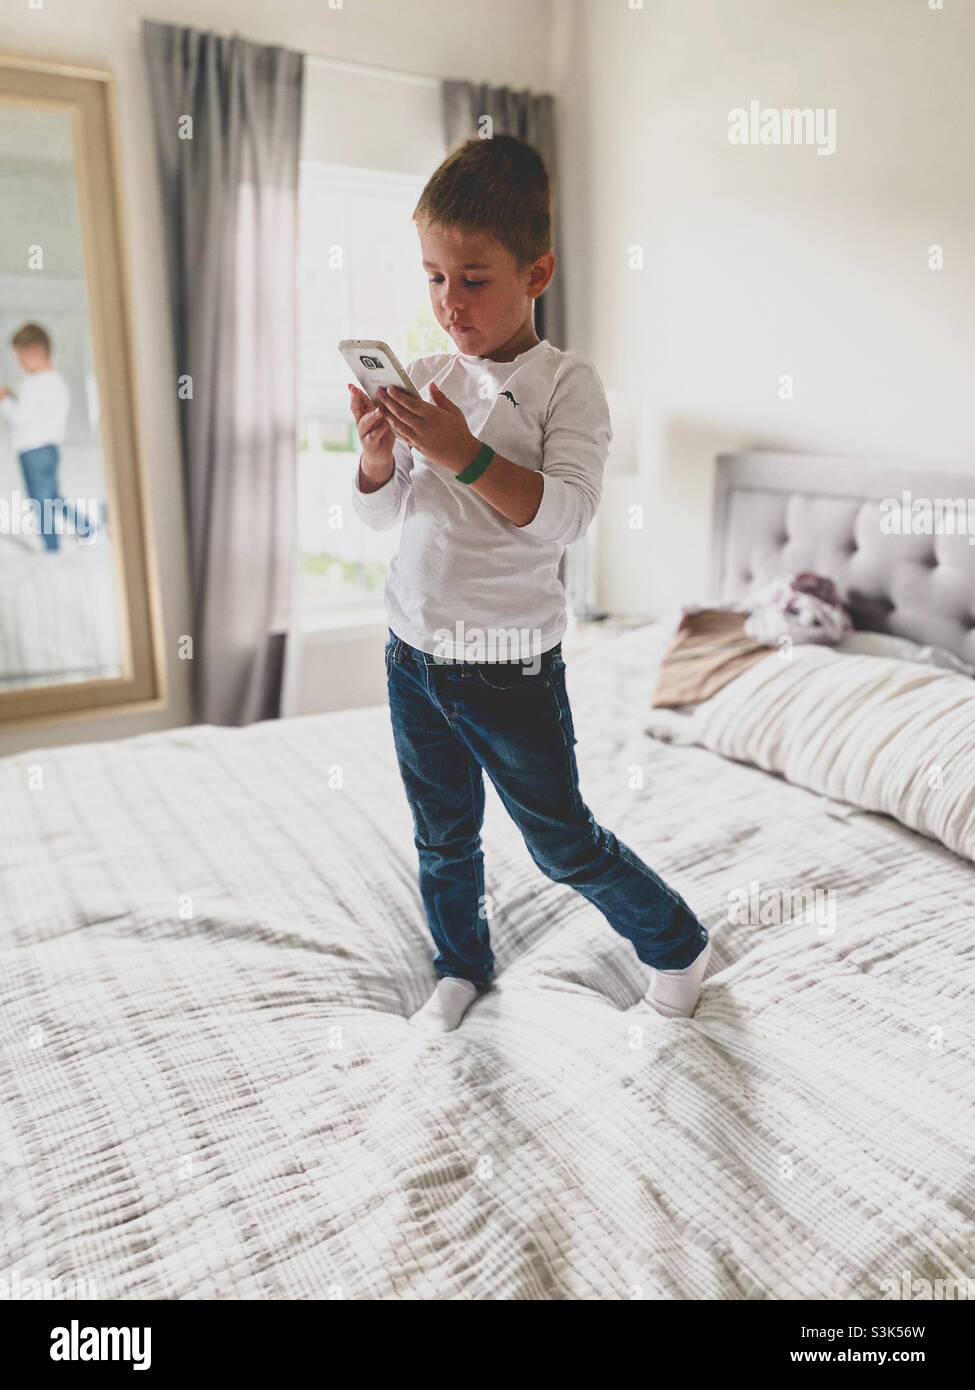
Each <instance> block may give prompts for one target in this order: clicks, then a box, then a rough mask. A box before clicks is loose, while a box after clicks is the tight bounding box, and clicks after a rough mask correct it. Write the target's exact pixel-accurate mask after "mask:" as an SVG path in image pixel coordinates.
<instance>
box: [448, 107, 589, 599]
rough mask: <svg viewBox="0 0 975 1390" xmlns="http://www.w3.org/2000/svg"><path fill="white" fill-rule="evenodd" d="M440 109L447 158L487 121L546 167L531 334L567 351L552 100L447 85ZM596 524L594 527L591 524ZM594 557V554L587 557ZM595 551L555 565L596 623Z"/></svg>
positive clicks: (583, 546) (571, 550) (571, 554)
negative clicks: (541, 259) (544, 265)
mask: <svg viewBox="0 0 975 1390" xmlns="http://www.w3.org/2000/svg"><path fill="white" fill-rule="evenodd" d="M440 105H441V115H442V119H443V132H444V138H445V140H446V143H447V149H448V152H449V151H450V150H453V149H454V148H455V147H456V146H457V145H459V144H461V142H462V141H464V140H470V139H471V138H472V137H474V136H477V135H478V134H479V133H480V131H479V126H478V122H479V121H480V120H481V119H483V117H484V116H490V117H491V121H492V132H493V134H495V135H514V136H516V137H517V138H518V139H519V140H524V141H525V142H526V143H527V144H529V145H532V146H533V147H534V148H535V149H536V150H537V151H538V153H539V154H540V155H541V156H542V159H543V160H544V161H545V167H546V169H547V170H548V176H549V184H550V186H551V191H552V250H553V251H554V253H555V261H556V268H555V275H554V277H553V279H552V283H551V284H550V285H549V287H548V289H547V290H546V291H545V293H544V294H543V295H541V297H540V298H538V299H536V300H535V332H536V333H537V334H538V336H539V338H547V339H548V341H549V342H550V343H551V344H552V346H553V347H557V348H562V349H563V350H564V349H565V348H566V347H567V342H566V333H565V296H564V285H565V273H564V272H565V267H564V265H563V264H562V263H561V262H560V255H559V253H560V247H561V239H560V236H559V223H560V220H561V217H560V202H561V200H560V196H559V193H560V189H559V174H558V160H557V158H556V145H555V98H554V97H552V96H550V95H548V94H547V93H541V94H539V95H537V96H536V95H533V94H532V93H531V92H514V91H512V90H511V89H510V88H509V87H489V86H488V85H487V83H485V82H456V81H446V82H442V83H441V84H440ZM594 524H595V523H594ZM591 552H592V553H591ZM593 556H594V548H593V546H592V545H591V542H590V540H589V539H588V533H587V534H586V535H585V536H580V537H579V539H578V540H577V541H574V542H573V544H572V545H570V546H569V547H568V548H567V549H566V551H565V552H564V553H563V555H562V559H561V561H560V562H559V577H560V579H561V580H562V582H563V584H564V585H565V591H566V601H567V603H568V604H569V607H570V608H571V609H572V610H573V612H574V613H575V615H576V617H578V618H591V617H595V616H596V613H595V610H594V609H593V607H592V594H591V584H590V579H589V574H590V569H591V565H592V561H593Z"/></svg>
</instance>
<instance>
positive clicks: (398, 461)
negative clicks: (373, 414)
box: [352, 362, 414, 531]
mask: <svg viewBox="0 0 975 1390" xmlns="http://www.w3.org/2000/svg"><path fill="white" fill-rule="evenodd" d="M413 366H414V363H413V362H410V363H408V365H407V368H406V375H407V376H408V377H410V378H411V379H412V377H413ZM393 461H394V464H395V467H394V468H393V472H392V475H391V477H390V478H389V479H388V480H387V481H386V482H385V483H383V485H382V487H380V488H376V490H375V492H362V491H361V490H360V488H359V465H358V463H356V468H355V474H354V475H353V479H352V510H353V511H354V512H355V514H356V516H357V517H359V518H360V520H361V521H364V522H365V523H366V525H367V526H369V527H371V528H372V530H373V531H391V530H392V528H393V527H394V526H395V525H396V523H397V522H398V521H399V519H400V517H401V516H402V513H403V507H404V505H405V503H406V499H407V497H408V495H409V492H410V489H411V488H412V486H413V450H412V449H411V448H410V446H409V444H407V443H406V441H405V440H404V439H398V438H397V439H394V440H393Z"/></svg>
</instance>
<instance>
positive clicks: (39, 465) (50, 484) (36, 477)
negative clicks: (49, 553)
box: [18, 444, 77, 550]
mask: <svg viewBox="0 0 975 1390" xmlns="http://www.w3.org/2000/svg"><path fill="white" fill-rule="evenodd" d="M18 457H19V459H20V467H21V471H22V472H23V475H24V486H25V487H26V489H27V496H28V497H30V498H32V499H33V501H35V502H37V503H38V505H39V506H40V509H41V518H40V519H41V532H42V534H43V536H44V544H45V545H46V546H47V548H48V550H57V549H58V548H59V545H60V542H59V541H58V533H57V531H56V530H54V513H55V511H57V510H59V509H60V511H61V514H62V516H63V515H64V512H65V509H67V510H68V511H70V512H71V513H72V514H73V513H74V504H73V503H71V502H66V501H65V500H64V499H63V498H62V497H60V496H59V495H58V465H59V464H60V462H61V451H60V450H59V449H58V446H57V445H56V444H41V445H39V446H38V447H37V448H36V449H25V450H24V452H23V453H22V454H19V455H18ZM45 501H48V502H51V503H54V505H53V506H52V507H51V508H50V511H51V529H49V530H48V529H46V528H45V526H44V503H45ZM75 520H76V524H77V518H75Z"/></svg>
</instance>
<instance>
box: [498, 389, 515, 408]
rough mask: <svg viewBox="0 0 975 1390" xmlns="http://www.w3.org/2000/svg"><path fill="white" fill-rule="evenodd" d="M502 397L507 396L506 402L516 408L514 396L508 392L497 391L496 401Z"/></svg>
mask: <svg viewBox="0 0 975 1390" xmlns="http://www.w3.org/2000/svg"><path fill="white" fill-rule="evenodd" d="M502 396H507V397H508V400H509V401H510V402H511V404H512V405H515V406H516V405H517V404H518V402H517V401H516V400H515V398H514V396H513V395H512V394H511V392H510V391H499V392H498V400H500V399H501V397H502Z"/></svg>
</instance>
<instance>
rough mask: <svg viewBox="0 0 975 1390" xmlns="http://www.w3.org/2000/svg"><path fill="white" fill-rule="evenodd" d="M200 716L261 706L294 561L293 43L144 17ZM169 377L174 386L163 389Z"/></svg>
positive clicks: (300, 67)
mask: <svg viewBox="0 0 975 1390" xmlns="http://www.w3.org/2000/svg"><path fill="white" fill-rule="evenodd" d="M142 41H143V52H144V55H145V60H146V65H147V69H148V78H149V90H150V96H151V101H152V110H153V120H154V124H155V132H156V150H157V156H158V165H159V176H160V180H161V184H162V208H163V217H164V221H165V236H166V254H167V267H168V274H169V297H170V304H171V309H172V327H173V337H174V344H175V360H176V373H177V377H178V378H179V382H178V383H174V385H173V389H174V392H177V390H178V402H179V403H178V409H179V416H180V432H181V443H182V464H183V482H184V495H185V499H186V521H187V526H188V533H189V538H190V555H191V571H192V584H193V603H194V626H193V632H192V634H191V635H192V637H193V663H192V669H193V683H194V691H195V695H196V706H197V718H198V719H199V720H200V721H202V722H203V723H212V724H237V725H240V724H247V723H251V722H252V721H254V720H256V719H265V718H272V717H274V716H276V715H277V713H278V701H279V696H280V679H281V652H280V645H281V636H280V630H281V628H282V626H283V624H284V620H285V618H286V615H287V612H288V609H289V607H290V597H291V587H292V583H293V572H294V564H295V492H296V468H297V464H296V443H295V440H296V424H297V400H296V385H295V383H296V378H297V362H296V356H297V345H296V337H297V332H296V323H297V296H296V289H295V281H296V274H297V248H296V243H297V206H298V156H299V137H300V122H301V93H302V80H303V72H304V62H303V55H302V54H300V53H293V52H291V51H289V50H287V49H284V48H275V47H264V46H263V45H260V44H254V43H249V42H247V41H246V40H245V39H243V38H241V37H240V36H239V35H236V34H235V35H233V36H231V37H229V38H224V37H222V36H220V35H218V34H213V33H201V32H199V31H198V30H195V29H188V28H182V27H178V26H175V25H169V24H157V23H153V22H151V21H148V20H145V21H143V24H142ZM178 388H179V389H178Z"/></svg>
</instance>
